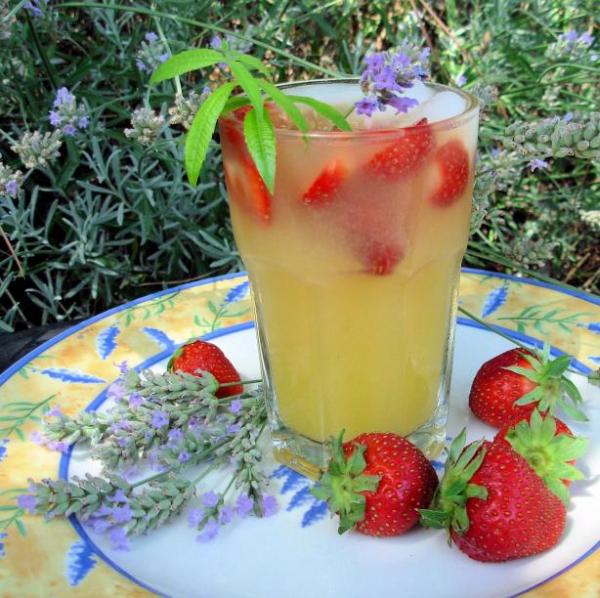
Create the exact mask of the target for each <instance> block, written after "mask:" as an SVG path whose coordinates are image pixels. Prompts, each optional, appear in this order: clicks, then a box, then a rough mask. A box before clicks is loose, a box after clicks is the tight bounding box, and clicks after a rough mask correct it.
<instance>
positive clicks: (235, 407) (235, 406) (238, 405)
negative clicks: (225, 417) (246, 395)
mask: <svg viewBox="0 0 600 598" xmlns="http://www.w3.org/2000/svg"><path fill="white" fill-rule="evenodd" d="M243 406H244V403H243V402H242V401H240V399H234V400H233V401H231V404H230V405H229V411H231V413H239V412H240V411H241V410H242V407H243Z"/></svg>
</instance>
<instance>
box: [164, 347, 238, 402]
mask: <svg viewBox="0 0 600 598" xmlns="http://www.w3.org/2000/svg"><path fill="white" fill-rule="evenodd" d="M167 369H168V370H169V371H170V372H185V373H187V374H191V375H192V376H197V375H198V370H202V371H205V372H209V373H211V374H212V375H213V376H214V377H215V378H216V379H217V382H219V383H220V384H226V383H231V382H240V381H241V377H240V375H239V374H238V371H237V370H236V369H235V367H234V366H233V364H232V363H231V361H229V359H227V357H225V354H224V353H223V351H221V349H219V347H217V345H213V344H212V343H207V342H206V341H200V340H195V341H191V342H189V343H186V344H185V345H182V346H181V347H179V349H177V351H175V353H173V356H172V357H171V359H170V360H169V363H168V365H167ZM243 391H244V387H243V385H242V384H234V385H233V386H225V387H223V388H220V389H219V390H218V391H217V392H216V396H217V397H219V398H223V397H231V396H233V395H239V394H241V393H242V392H243Z"/></svg>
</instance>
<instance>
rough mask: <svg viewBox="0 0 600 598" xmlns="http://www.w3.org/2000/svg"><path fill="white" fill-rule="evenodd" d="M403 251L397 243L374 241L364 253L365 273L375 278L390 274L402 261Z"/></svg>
mask: <svg viewBox="0 0 600 598" xmlns="http://www.w3.org/2000/svg"><path fill="white" fill-rule="evenodd" d="M403 254H404V251H403V250H402V248H401V247H400V245H398V244H397V243H393V242H390V243H385V242H383V241H375V242H374V243H372V244H371V246H370V247H369V248H367V251H366V253H365V256H364V258H365V262H366V266H367V272H369V273H370V274H375V275H377V276H386V275H387V274H391V273H392V272H393V271H394V270H395V268H396V266H397V265H398V262H400V260H401V259H402V257H403Z"/></svg>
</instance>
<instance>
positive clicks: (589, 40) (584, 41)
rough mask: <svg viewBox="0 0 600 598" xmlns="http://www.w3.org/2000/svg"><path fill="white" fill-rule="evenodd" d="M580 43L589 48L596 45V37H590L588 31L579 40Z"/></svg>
mask: <svg viewBox="0 0 600 598" xmlns="http://www.w3.org/2000/svg"><path fill="white" fill-rule="evenodd" d="M577 41H578V42H580V43H582V44H583V45H584V46H587V47H588V48H589V47H590V46H591V45H592V44H593V43H594V36H593V35H590V34H589V33H588V32H587V31H584V32H583V33H582V34H581V35H580V36H579V38H578V39H577Z"/></svg>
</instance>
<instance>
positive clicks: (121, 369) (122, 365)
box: [114, 361, 129, 376]
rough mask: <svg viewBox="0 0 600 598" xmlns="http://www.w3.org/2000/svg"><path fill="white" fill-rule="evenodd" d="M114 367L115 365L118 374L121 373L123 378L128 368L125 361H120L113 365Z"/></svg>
mask: <svg viewBox="0 0 600 598" xmlns="http://www.w3.org/2000/svg"><path fill="white" fill-rule="evenodd" d="M114 365H116V366H117V367H118V368H119V372H121V374H122V375H123V376H124V375H125V374H127V373H128V372H129V366H128V365H127V362H126V361H122V362H121V363H115V364H114Z"/></svg>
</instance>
